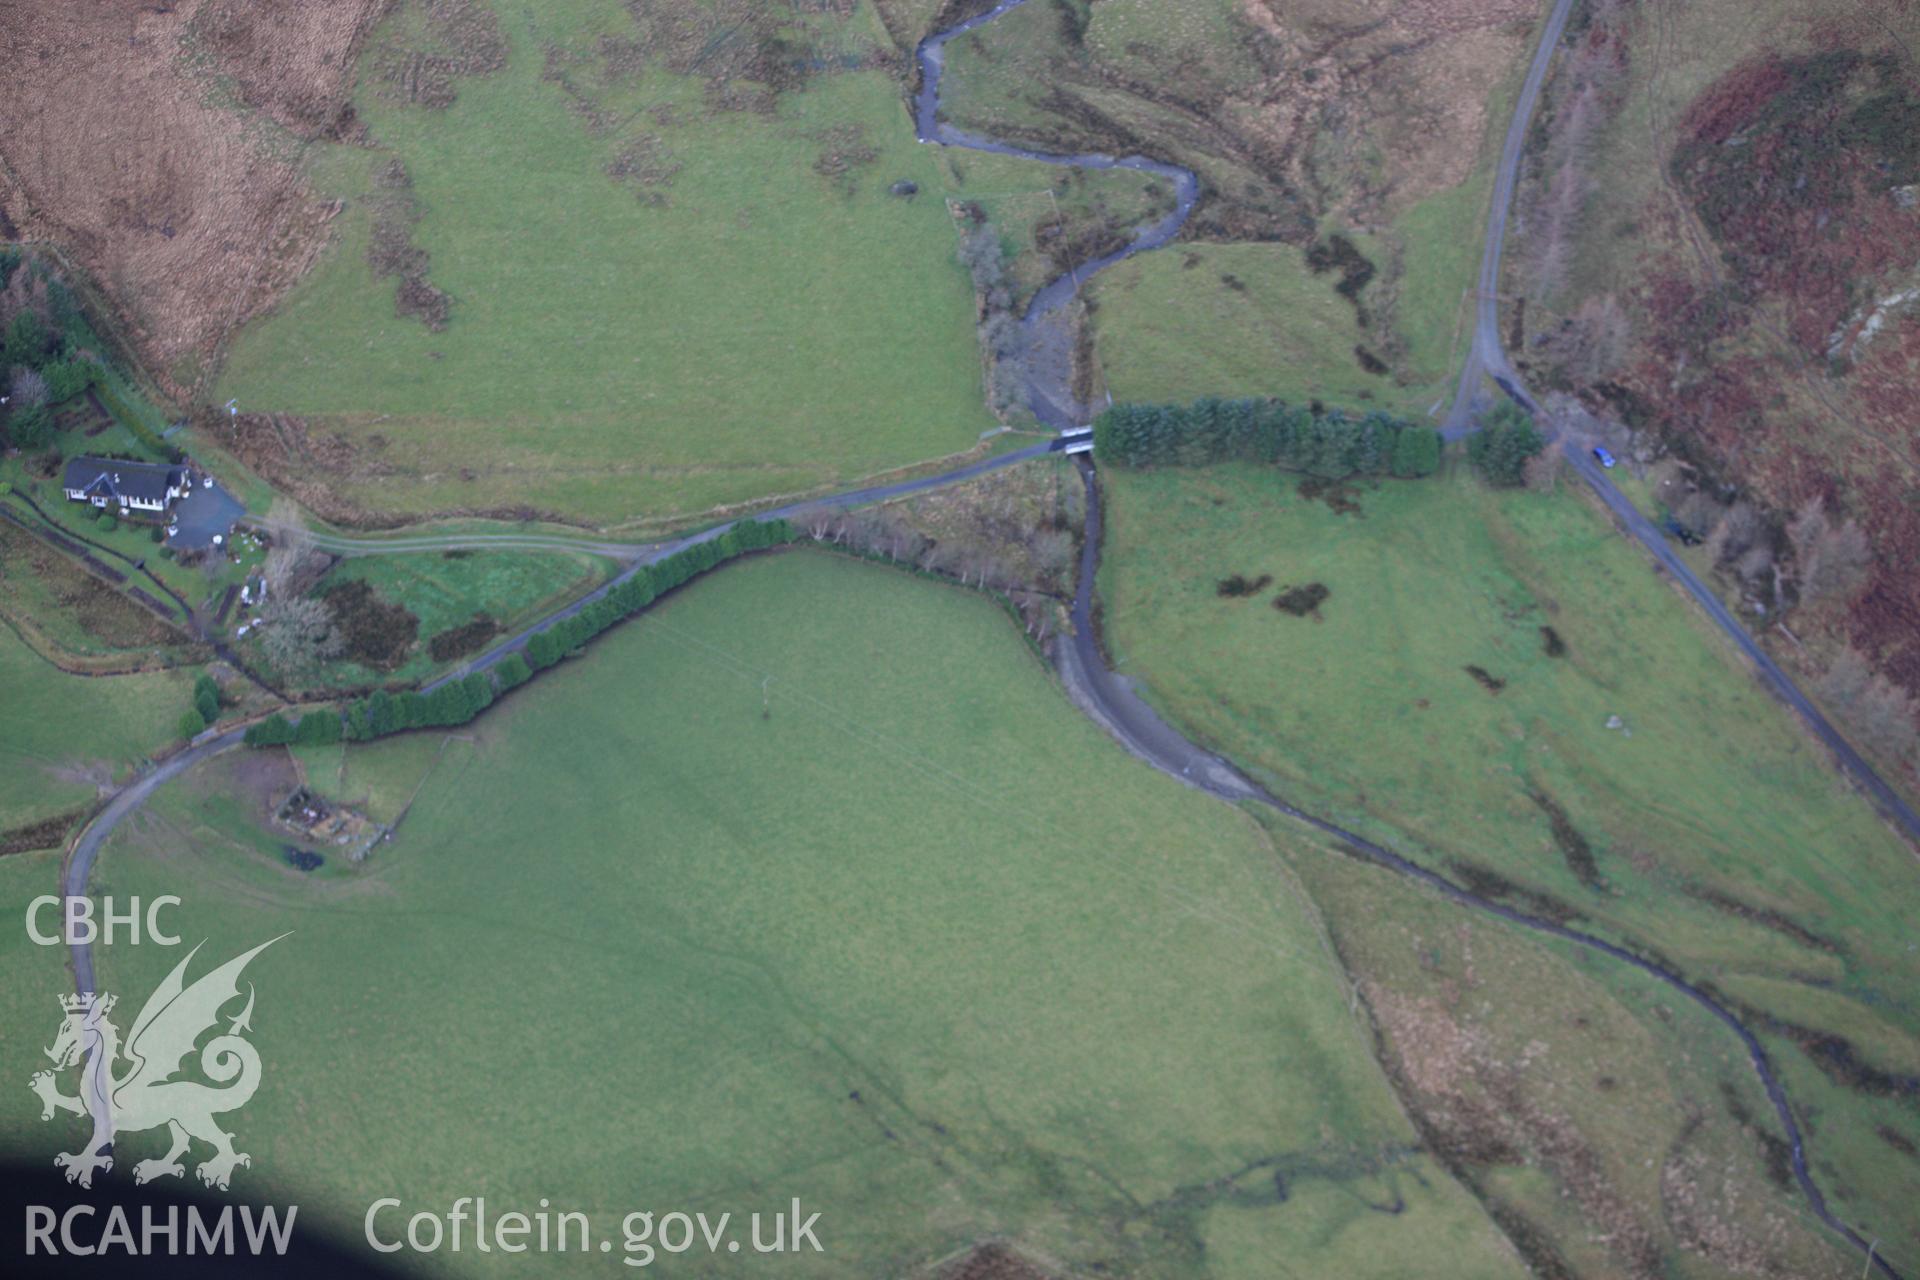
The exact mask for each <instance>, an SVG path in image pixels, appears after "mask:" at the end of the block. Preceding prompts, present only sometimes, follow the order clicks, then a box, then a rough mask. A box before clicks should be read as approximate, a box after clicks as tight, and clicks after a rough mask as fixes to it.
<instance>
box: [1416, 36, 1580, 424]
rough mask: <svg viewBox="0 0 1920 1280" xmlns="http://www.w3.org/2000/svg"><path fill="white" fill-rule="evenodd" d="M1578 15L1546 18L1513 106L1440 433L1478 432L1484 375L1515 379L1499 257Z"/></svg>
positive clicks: (1494, 181)
mask: <svg viewBox="0 0 1920 1280" xmlns="http://www.w3.org/2000/svg"><path fill="white" fill-rule="evenodd" d="M1572 12H1573V0H1554V4H1553V8H1552V10H1551V11H1549V12H1548V14H1547V21H1546V26H1545V28H1544V29H1543V30H1542V31H1541V33H1540V43H1539V46H1538V47H1537V48H1535V49H1534V51H1533V62H1532V63H1531V64H1530V65H1529V66H1528V67H1527V78H1526V81H1525V82H1524V83H1523V84H1522V85H1521V86H1520V98H1519V100H1518V101H1517V102H1515V103H1514V106H1513V119H1512V121H1511V122H1510V123H1509V124H1508V125H1507V140H1506V142H1505V143H1504V144H1503V145H1502V147H1501V149H1500V169H1499V172H1498V173H1497V174H1496V175H1495V176H1494V180H1493V208H1492V210H1491V211H1490V212H1489V213H1488V215H1487V229H1486V235H1485V238H1484V239H1483V240H1482V241H1481V244H1480V278H1479V280H1478V282H1477V284H1476V286H1475V287H1476V290H1477V292H1476V295H1475V298H1474V312H1473V342H1472V345H1471V346H1470V347H1469V348H1468V350H1467V361H1466V364H1465V365H1463V366H1462V367H1461V369H1460V381H1459V383H1458V385H1457V386H1456V387H1455V388H1454V393H1453V407H1452V408H1451V409H1450V410H1448V412H1447V420H1446V423H1445V424H1444V425H1443V426H1442V427H1441V434H1442V435H1444V436H1446V438H1447V439H1449V440H1458V439H1459V438H1460V437H1462V436H1464V435H1468V434H1470V433H1471V432H1472V431H1473V428H1474V422H1473V416H1474V404H1475V401H1477V400H1478V399H1479V398H1480V392H1481V385H1482V384H1481V379H1482V377H1483V376H1492V377H1496V378H1497V377H1502V376H1504V377H1508V378H1511V377H1513V368H1512V366H1511V365H1509V364H1508V363H1507V349H1506V347H1505V346H1503V345H1502V344H1501V341H1500V299H1499V294H1500V255H1501V251H1502V249H1503V248H1504V247H1505V245H1506V242H1507V220H1508V217H1509V216H1510V215H1511V213H1512V211H1513V193H1514V190H1515V188H1517V187H1518V186H1519V185H1520V155H1521V153H1522V152H1523V151H1524V150H1526V145H1527V129H1528V127H1529V126H1530V125H1531V124H1532V122H1533V112H1534V109H1535V108H1536V107H1537V106H1539V104H1540V89H1541V86H1542V85H1544V84H1546V82H1547V70H1548V68H1549V67H1551V66H1552V65H1553V55H1554V52H1555V51H1556V50H1557V49H1558V48H1559V47H1560V37H1561V36H1562V35H1564V34H1565V32H1566V29H1567V16H1568V15H1569V14H1571V13H1572Z"/></svg>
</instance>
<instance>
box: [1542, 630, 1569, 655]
mask: <svg viewBox="0 0 1920 1280" xmlns="http://www.w3.org/2000/svg"><path fill="white" fill-rule="evenodd" d="M1540 647H1541V648H1542V649H1544V650H1546V654H1547V656H1548V657H1549V658H1564V657H1566V656H1567V642H1566V641H1565V640H1562V639H1561V638H1560V633H1559V632H1558V631H1555V630H1554V629H1553V628H1552V627H1541V628H1540Z"/></svg>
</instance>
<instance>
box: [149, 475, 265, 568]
mask: <svg viewBox="0 0 1920 1280" xmlns="http://www.w3.org/2000/svg"><path fill="white" fill-rule="evenodd" d="M246 513H247V509H246V507H244V506H242V505H241V503H240V500H239V499H238V498H236V497H234V496H233V495H232V494H230V493H228V492H227V491H226V490H225V489H223V488H221V487H220V482H219V481H218V480H215V481H214V482H213V484H212V485H208V484H207V483H206V482H205V481H204V480H201V481H197V482H196V483H195V484H194V486H193V490H192V492H190V493H188V494H187V496H186V497H184V498H182V499H181V500H180V502H179V505H177V506H175V507H174V508H173V512H172V515H173V519H174V521H175V527H176V529H177V532H176V533H175V534H174V535H173V536H172V537H171V538H169V539H167V545H168V546H170V547H174V548H176V549H178V550H181V551H198V550H200V549H201V548H202V547H209V546H212V545H213V539H214V537H215V535H218V536H220V537H225V536H226V535H227V534H229V533H231V532H232V531H233V525H234V522H235V521H236V520H238V519H239V518H240V517H241V516H243V515H245V514H246Z"/></svg>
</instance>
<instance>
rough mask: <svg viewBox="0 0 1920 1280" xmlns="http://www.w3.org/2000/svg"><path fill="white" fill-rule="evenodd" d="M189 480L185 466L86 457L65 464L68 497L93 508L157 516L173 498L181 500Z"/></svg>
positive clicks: (190, 484)
mask: <svg viewBox="0 0 1920 1280" xmlns="http://www.w3.org/2000/svg"><path fill="white" fill-rule="evenodd" d="M192 483H193V482H192V481H191V480H190V479H188V477H187V469H186V468H185V467H178V466H169V465H167V464H165V463H160V462H128V461H126V460H125V459H122V458H94V457H89V456H87V455H86V454H82V455H81V456H80V457H77V458H75V459H73V460H72V461H70V462H68V463H67V474H66V480H65V484H66V490H67V497H68V498H69V499H70V500H71V501H74V502H90V503H92V504H93V505H94V506H96V507H104V506H107V505H108V504H110V503H111V504H114V505H117V506H118V507H119V508H120V511H121V513H122V514H125V513H126V512H128V511H130V510H131V511H145V512H153V513H158V512H162V511H165V510H166V509H167V507H168V506H169V505H170V504H171V503H172V502H173V500H174V499H175V498H179V497H184V496H185V495H186V492H187V490H188V489H189V488H191V487H192Z"/></svg>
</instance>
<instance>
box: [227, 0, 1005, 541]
mask: <svg viewBox="0 0 1920 1280" xmlns="http://www.w3.org/2000/svg"><path fill="white" fill-rule="evenodd" d="M698 9H699V7H698V6H695V5H691V4H679V5H677V6H676V12H677V11H679V10H685V11H688V12H689V13H691V12H694V11H695V10H698ZM406 12H407V11H405V10H403V11H402V12H401V13H400V14H399V15H398V16H396V17H395V18H394V19H392V20H391V21H390V22H389V23H388V24H387V26H386V27H383V28H382V30H381V32H379V33H377V34H376V37H375V38H374V40H373V41H372V42H371V45H370V48H369V52H368V55H367V56H368V58H369V59H373V58H376V57H377V56H379V54H380V50H381V49H382V47H383V43H382V42H383V41H386V42H389V43H391V42H394V41H399V40H401V39H403V38H404V36H405V29H404V27H403V26H401V25H400V24H401V20H402V19H403V18H404V17H406ZM701 12H704V11H701ZM499 16H500V21H501V29H502V34H503V35H504V37H505V39H506V42H507V45H508V51H507V57H506V66H505V68H504V69H503V70H501V71H498V72H496V73H494V74H492V75H490V76H482V77H467V78H464V79H461V80H460V81H459V82H458V98H457V100H456V101H455V102H454V103H453V105H452V106H450V107H447V108H445V109H442V110H429V109H426V108H423V107H419V106H411V105H406V104H404V103H400V102H396V101H391V100H389V98H388V97H387V96H385V95H383V93H382V92H381V91H380V89H381V87H380V86H379V85H378V84H377V83H376V82H375V81H374V80H373V79H372V78H371V75H370V74H368V75H363V82H362V85H361V89H360V92H359V93H358V95H357V97H356V106H357V107H358V109H359V111H360V114H361V116H362V118H363V119H365V120H366V121H367V122H368V124H369V126H370V128H371V130H372V133H373V136H374V138H375V139H376V140H377V141H378V142H379V143H380V144H381V146H382V147H383V148H384V149H385V150H384V152H382V153H378V154H375V155H373V156H371V157H370V155H369V153H368V151H366V150H365V149H363V148H352V149H347V148H341V149H336V150H334V151H331V152H329V153H326V154H324V155H322V156H321V157H320V158H319V159H318V160H317V161H316V162H315V174H316V178H317V180H318V181H319V182H320V184H321V185H322V186H323V187H324V188H326V189H328V190H330V191H333V192H335V193H337V194H338V195H340V196H342V197H344V198H345V199H346V200H347V205H348V207H347V209H346V211H345V213H343V215H342V216H341V218H340V219H339V223H338V226H339V232H338V242H337V243H336V245H335V246H334V248H333V249H332V250H331V251H330V253H329V254H328V256H327V257H326V258H325V259H324V260H323V261H322V263H321V264H320V266H319V267H318V268H317V269H316V270H315V271H314V272H313V274H312V275H311V276H310V277H309V278H308V279H307V280H306V281H305V282H304V283H303V284H302V285H301V286H300V287H299V288H298V289H297V290H296V291H295V292H294V293H293V294H292V296H290V297H289V298H288V299H287V300H286V301H285V303H284V304H283V305H282V306H281V307H280V308H279V309H278V310H277V312H276V313H275V314H273V315H272V316H270V317H268V318H266V319H264V320H262V321H260V322H257V323H256V324H254V325H253V326H251V327H250V328H249V329H247V330H246V331H244V332H243V333H242V334H241V335H240V336H239V338H238V340H237V341H236V343H235V345H234V347H233V350H232V352H231V358H230V360H229V362H228V365H227V367H226V370H225V372H224V374H223V376H222V379H221V382H220V384H219V387H218V390H217V392H216V395H217V397H218V398H220V399H223V400H224V399H225V398H226V397H229V396H237V397H239V398H240V400H241V403H242V404H243V406H250V407H252V408H255V409H261V410H275V411H285V412H289V413H294V414H300V415H304V416H307V417H310V418H315V419H318V420H320V421H321V422H323V423H324V424H325V426H326V427H327V428H328V429H329V430H338V431H340V432H341V433H343V437H344V439H345V440H346V441H347V442H348V443H349V444H350V445H351V446H352V447H353V449H354V450H356V460H355V461H354V462H352V463H350V464H345V465H343V467H342V468H341V469H340V470H339V471H338V472H337V473H336V474H333V475H330V476H328V477H327V483H329V484H333V485H336V486H338V487H341V488H342V489H343V490H344V491H346V494H347V496H349V497H350V498H351V499H352V500H353V501H355V502H357V503H360V504H362V505H364V506H366V507H370V508H375V509H384V510H396V511H404V512H408V513H413V514H421V513H427V512H432V511H435V510H456V509H473V508H485V507H489V506H500V505H509V504H511V505H516V506H518V505H525V506H530V507H534V508H539V509H542V510H548V511H553V512H557V513H561V514H564V515H567V516H571V517H575V518H579V519H584V520H588V521H591V522H595V523H602V524H608V523H616V522H619V521H621V520H623V519H628V518H631V517H635V516H642V515H644V516H648V517H652V518H656V519H667V518H670V517H676V516H677V517H690V516H694V515H698V514H699V513H701V512H704V511H707V510H709V509H711V508H713V507H716V506H721V505H725V504H731V503H738V502H744V501H749V500H752V499H756V498H764V497H767V496H769V495H773V494H783V493H792V492H796V491H801V490H806V489H810V488H813V487H816V486H823V485H829V484H836V483H843V482H845V481H847V480H849V479H851V478H853V477H857V476H863V475H867V474H870V473H873V472H877V471H882V470H886V469H889V468H894V467H899V466H903V465H907V464H910V463H913V462H916V461H922V460H925V459H928V458H933V457H938V456H943V455H948V454H953V453H957V452H961V451H963V450H966V449H968V448H970V447H971V446H972V445H973V444H974V442H975V440H976V438H977V437H978V435H979V434H980V432H981V431H982V430H985V429H987V428H989V427H991V426H993V425H994V423H993V421H992V419H991V418H990V417H989V416H988V414H987V413H986V410H985V408H984V407H983V402H982V394H981V387H980V368H979V358H978V354H977V350H976V343H975V338H974V333H973V308H972V301H971V296H970V289H969V287H968V285H967V282H966V280H965V277H964V275H963V274H962V272H961V270H960V268H959V266H958V265H957V264H956V263H955V261H954V247H955V233H954V228H953V226H952V223H951V222H950V220H949V219H948V217H947V214H946V211H945V209H944V207H943V203H942V200H941V198H940V197H941V194H942V193H943V191H944V189H945V186H946V183H945V181H944V179H943V177H942V171H941V167H940V162H939V159H938V157H937V155H936V154H935V152H934V150H933V149H932V148H925V147H921V146H919V145H918V144H917V143H916V142H915V141H914V138H913V131H912V125H911V121H910V120H909V118H908V113H907V111H906V109H905V106H904V104H903V101H902V97H901V93H900V89H899V86H898V84H897V83H896V82H895V81H894V80H893V79H892V78H891V77H890V76H889V75H888V74H887V73H886V72H884V71H882V70H879V69H858V70H837V71H834V72H832V73H830V74H821V75H815V76H812V77H811V78H808V79H807V80H806V81H805V83H804V87H803V88H799V89H795V90H792V91H788V92H784V93H781V94H779V95H778V97H777V105H775V106H773V107H772V109H771V111H770V112H765V113H763V112H762V111H761V110H755V109H747V110H721V109H717V108H715V107H713V106H712V105H711V104H710V103H709V102H708V101H707V100H706V99H705V98H704V97H703V90H702V81H701V79H700V77H699V76H697V75H692V74H676V73H674V72H673V71H670V70H668V69H667V68H666V67H665V66H664V65H663V64H662V62H661V58H660V56H659V54H658V51H657V50H655V49H653V48H651V47H649V48H646V49H645V50H644V57H643V69H641V70H640V71H638V72H637V73H632V72H630V71H629V70H626V69H621V68H615V67H614V66H612V65H611V64H609V63H605V62H603V61H602V60H601V58H600V55H599V54H597V53H596V52H595V51H596V49H597V48H598V47H599V46H598V45H597V43H596V42H597V41H599V40H600V38H602V37H607V38H610V39H613V40H631V39H632V38H633V37H635V35H636V29H635V26H634V22H633V19H632V18H630V17H629V16H628V14H627V12H626V11H625V10H624V9H623V8H622V7H621V6H619V5H617V4H615V3H612V2H611V0H565V2H564V3H559V4H553V5H543V6H540V8H539V10H538V12H537V14H536V13H535V12H534V11H533V10H524V9H518V8H512V7H510V6H501V7H500V12H499ZM701 20H707V19H701ZM720 34H724V33H716V38H718V36H719V35H720ZM789 34H790V35H792V36H793V37H794V38H795V39H796V40H801V41H810V42H812V43H810V44H808V46H807V47H808V48H810V49H814V50H816V51H822V50H824V51H825V52H826V53H827V54H832V55H833V56H835V57H838V56H840V53H838V52H835V51H836V50H840V51H847V52H849V53H850V54H858V52H859V51H861V50H864V49H867V48H869V47H878V45H879V44H880V42H881V41H883V40H884V33H883V32H882V30H881V29H880V27H879V24H878V22H877V20H875V18H874V17H873V15H872V14H871V12H870V11H869V10H868V9H867V8H866V7H865V6H862V7H860V8H859V9H857V10H856V11H854V12H853V13H852V14H851V15H850V16H847V17H845V18H835V17H834V16H832V15H831V14H830V13H821V14H816V15H812V16H811V17H808V18H805V19H800V18H796V19H795V20H794V23H793V25H792V27H791V28H790V29H789ZM642 43H643V44H644V43H645V42H644V41H642ZM723 43H724V42H723ZM369 65H371V64H369ZM556 66H557V67H558V68H559V69H560V70H559V72H558V73H557V76H556V75H555V74H548V71H549V69H550V68H553V67H556ZM562 80H564V83H562ZM731 83H732V84H733V85H734V87H736V88H741V89H748V90H751V89H754V88H755V87H756V86H755V85H754V83H753V82H750V81H745V80H735V81H732V82H731ZM769 101H772V100H771V99H769ZM835 154H839V155H841V156H842V157H843V158H845V157H848V156H851V157H852V161H853V162H852V163H851V165H850V166H849V167H847V168H846V169H845V171H844V172H842V173H839V174H833V173H826V172H821V171H820V168H819V167H820V166H827V167H831V166H829V165H828V160H829V158H830V157H831V156H833V155H835ZM623 156H625V157H627V159H628V160H629V161H630V162H632V163H630V165H629V169H638V170H639V173H638V175H637V176H634V177H632V178H630V179H627V180H623V179H620V178H616V177H613V176H610V175H609V173H608V168H609V166H610V165H616V166H617V164H618V162H619V161H620V158H621V157H623ZM391 158H398V159H399V160H401V161H403V162H404V163H405V165H406V167H407V170H408V172H409V174H410V175H411V184H412V185H411V194H412V199H413V200H414V202H415V204H416V205H417V209H418V214H419V217H418V220H417V222H416V223H414V224H413V225H412V227H411V234H412V239H413V243H414V244H416V245H417V246H418V247H420V248H422V249H424V250H426V251H427V252H428V253H429V255H430V267H429V271H428V274H429V277H430V279H431V281H432V282H433V284H434V285H436V286H437V287H438V288H440V289H442V290H444V291H445V292H446V293H447V294H449V295H451V298H452V303H451V319H450V323H449V325H448V327H447V328H446V330H445V331H444V332H441V333H434V332H430V331H429V330H428V329H427V328H426V327H425V326H424V325H423V324H421V323H418V322H416V321H413V320H407V319H400V318H397V317H396V316H395V314H394V287H395V286H394V283H393V281H392V280H391V279H379V278H376V277H375V276H374V274H373V272H372V270H371V269H370V267H369V262H368V256H367V250H368V244H369V237H370V235H371V228H372V222H373V214H372V205H373V204H374V203H375V201H373V200H371V199H370V198H369V197H370V196H371V195H372V189H371V181H372V179H371V171H372V168H373V167H374V166H376V165H379V164H385V163H386V162H387V161H388V160H389V159H391ZM897 179H909V180H912V181H915V182H917V183H918V184H919V185H920V187H921V190H922V194H921V195H920V197H919V198H918V199H916V200H912V201H907V200H903V199H898V198H895V197H892V196H890V195H888V193H887V191H888V187H889V185H890V184H891V183H893V182H894V181H895V180H897ZM372 464H377V465H372Z"/></svg>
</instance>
